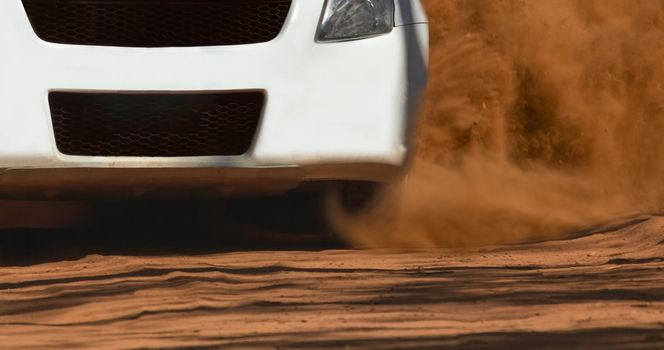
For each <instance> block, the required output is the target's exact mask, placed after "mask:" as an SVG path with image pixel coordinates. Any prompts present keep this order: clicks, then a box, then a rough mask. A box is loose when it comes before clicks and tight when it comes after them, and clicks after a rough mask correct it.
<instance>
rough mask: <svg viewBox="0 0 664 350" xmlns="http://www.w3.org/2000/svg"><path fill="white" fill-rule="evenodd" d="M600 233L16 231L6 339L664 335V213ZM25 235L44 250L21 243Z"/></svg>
mask: <svg viewBox="0 0 664 350" xmlns="http://www.w3.org/2000/svg"><path fill="white" fill-rule="evenodd" d="M596 232H597V233H594V234H585V235H582V236H579V237H577V238H573V239H569V240H561V241H554V242H546V243H538V244H528V245H520V246H512V247H493V248H482V249H476V250H467V251H454V250H439V251H420V252H372V251H353V250H324V251H315V250H307V249H302V248H307V247H306V246H307V245H309V246H310V248H315V247H314V246H311V244H310V243H304V247H302V245H303V244H302V243H298V245H297V246H296V248H297V249H296V250H288V249H281V248H279V249H276V250H273V251H267V250H266V251H260V252H249V251H241V250H238V251H235V252H232V251H231V252H221V253H219V252H217V253H214V251H215V249H214V247H213V246H214V245H215V244H217V243H218V242H216V241H214V240H212V241H206V240H205V239H202V238H200V237H198V238H196V239H199V240H200V242H199V243H198V244H200V247H199V249H198V250H195V249H194V250H195V251H190V250H191V247H187V248H185V249H187V251H190V253H191V254H187V255H178V254H179V253H180V252H181V250H180V248H178V247H176V246H177V245H178V241H177V240H176V241H169V239H170V238H167V239H165V242H161V243H160V244H164V246H163V247H161V248H159V247H156V248H155V247H152V246H150V244H149V243H145V242H143V241H135V242H134V243H136V242H138V243H136V244H138V245H139V246H138V247H136V246H133V247H132V248H126V247H125V248H122V247H123V246H126V243H127V241H122V242H115V243H117V247H120V248H117V249H116V248H112V249H111V248H108V246H104V244H106V245H113V244H114V243H113V242H112V240H113V239H112V238H110V237H106V238H104V239H105V240H110V242H111V243H104V244H102V245H101V246H95V245H94V244H93V245H90V244H83V245H80V246H76V245H74V246H75V247H79V248H76V249H78V250H76V249H75V251H69V252H67V254H65V253H63V254H62V255H61V256H60V255H59V253H57V251H58V250H59V249H62V248H63V247H65V246H71V245H72V244H71V243H72V242H71V241H68V240H67V239H66V238H64V237H65V235H66V234H60V236H54V237H53V236H49V237H41V238H40V237H38V235H37V236H35V235H33V236H29V237H30V238H26V239H25V240H22V239H21V238H20V237H18V235H21V233H17V234H16V235H17V236H13V237H12V236H11V235H10V236H9V237H7V236H5V238H3V240H2V248H1V249H2V250H0V254H3V255H4V256H3V259H2V263H3V264H2V267H0V346H2V347H7V348H22V349H30V348H34V349H36V348H40V349H41V348H44V347H46V346H53V347H56V346H57V347H61V348H68V349H72V348H96V349H103V348H214V347H218V346H224V348H251V349H325V348H345V349H378V348H380V349H397V348H398V349H403V348H410V349H440V348H445V347H447V346H449V347H453V348H461V349H489V348H496V347H497V344H501V346H502V347H508V346H509V347H511V348H516V349H520V348H523V349H530V348H533V346H539V347H541V348H561V347H568V348H569V347H572V348H574V347H577V348H583V349H595V348H596V349H607V348H615V349H627V348H664V271H663V268H664V218H661V217H652V218H642V219H639V220H633V221H630V222H628V223H626V224H624V225H621V226H617V227H613V228H610V229H608V230H599V231H596ZM78 238H80V237H78ZM115 239H116V240H117V239H118V238H115ZM35 240H36V242H37V243H35ZM40 240H41V241H40ZM59 240H63V241H64V242H63V243H59ZM188 240H191V237H189V238H188ZM156 242H159V241H156ZM40 244H41V246H40ZM149 246H150V247H151V248H150V247H149ZM211 246H212V247H211ZM95 247H96V248H95ZM275 247H276V246H275ZM21 248H24V249H25V251H24V253H26V254H28V253H30V250H33V248H34V251H33V252H32V253H31V254H34V255H35V256H33V258H35V259H36V260H35V261H38V260H39V259H40V258H41V259H42V260H41V261H40V262H41V263H33V262H27V261H25V260H22V259H21V258H20V257H17V256H15V255H8V254H7V252H8V249H11V250H12V252H14V253H15V252H16V251H17V250H18V251H20V249H21ZM217 251H220V250H217ZM96 252H102V253H103V254H105V255H98V254H94V253H96ZM14 253H12V254H14ZM77 254H78V256H77ZM88 254H92V255H88ZM106 254H108V255H106ZM84 255H87V256H85V257H83V256H84ZM169 255H171V256H169ZM69 258H74V260H64V259H69Z"/></svg>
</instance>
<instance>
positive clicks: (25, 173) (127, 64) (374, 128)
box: [0, 0, 428, 195]
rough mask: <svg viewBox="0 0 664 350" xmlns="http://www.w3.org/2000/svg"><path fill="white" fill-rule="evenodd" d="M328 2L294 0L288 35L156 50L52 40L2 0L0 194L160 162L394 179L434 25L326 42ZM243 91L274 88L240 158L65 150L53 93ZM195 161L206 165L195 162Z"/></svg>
mask: <svg viewBox="0 0 664 350" xmlns="http://www.w3.org/2000/svg"><path fill="white" fill-rule="evenodd" d="M323 2H324V0H294V1H293V5H292V8H291V11H290V14H289V17H288V19H287V21H286V24H285V26H284V28H283V30H282V32H281V34H280V35H279V36H278V37H277V38H276V39H274V40H272V41H270V42H266V43H261V44H252V45H241V46H219V47H193V48H150V49H148V48H121V47H98V46H74V45H63V44H53V43H48V42H44V41H42V40H40V39H39V38H38V37H37V36H36V34H35V33H34V31H33V30H32V28H31V26H30V22H29V20H28V18H27V15H26V13H25V11H24V9H23V7H22V4H21V1H20V0H10V1H3V2H2V3H0V47H1V48H2V49H1V52H0V186H1V189H0V195H2V194H3V193H10V192H14V193H16V192H20V191H19V189H20V188H23V186H24V185H25V186H27V185H29V186H28V187H30V186H32V187H33V188H34V185H35V184H36V183H39V184H41V185H39V186H37V187H38V188H40V189H43V190H44V191H46V190H47V188H48V187H49V186H50V187H54V188H57V187H61V186H62V184H63V181H64V182H65V183H68V182H71V181H70V180H71V179H73V178H75V179H78V180H79V181H81V182H85V181H83V179H84V178H88V180H91V182H92V183H94V182H99V180H100V179H103V180H104V181H105V183H108V182H109V181H110V182H112V181H114V180H116V179H117V180H121V179H122V178H125V177H126V175H120V174H121V173H122V172H121V171H119V170H123V169H125V170H129V169H134V172H129V173H130V174H134V176H135V177H136V176H138V177H139V178H145V179H146V180H145V181H149V179H153V180H154V181H157V180H156V179H157V178H159V176H157V175H155V174H157V172H154V171H150V170H151V169H161V170H166V169H170V170H169V171H168V172H162V173H164V174H170V175H164V176H163V177H162V178H161V180H159V181H166V182H168V181H167V179H169V178H170V179H172V180H177V181H176V182H180V181H182V182H187V181H195V180H196V179H197V178H198V179H199V180H200V179H201V178H208V177H210V179H212V178H214V177H215V176H214V174H222V175H219V177H218V180H219V183H223V184H226V183H229V182H232V180H229V179H233V178H236V179H237V178H248V179H254V178H260V176H258V175H257V174H259V173H260V174H267V173H270V174H282V173H288V174H290V175H288V176H287V177H288V178H289V179H294V180H296V181H302V180H317V179H353V180H371V181H375V180H379V181H380V180H381V179H388V178H391V177H393V175H394V174H396V173H399V170H400V169H402V168H403V166H404V165H405V164H406V163H407V159H408V154H409V149H410V138H411V134H412V130H413V125H414V124H415V122H416V116H417V109H418V105H419V102H420V100H421V97H422V94H423V91H424V89H425V85H426V67H427V55H428V51H427V48H428V28H427V25H426V23H416V24H408V25H403V26H397V27H395V28H394V30H393V31H392V32H391V33H390V34H387V35H383V36H380V37H375V38H371V39H365V40H357V41H348V42H338V43H316V42H315V40H314V39H315V34H316V28H317V26H318V21H319V18H320V13H321V9H322V8H323ZM244 90H261V91H264V92H265V94H266V96H267V100H266V105H265V107H264V112H263V116H262V118H261V122H260V127H259V129H258V133H257V136H256V139H255V140H254V144H253V146H252V148H251V149H250V151H249V152H248V153H246V154H244V155H242V156H223V157H214V156H213V157H209V156H206V157H176V158H165V157H163V158H162V157H152V158H147V157H138V158H137V157H82V156H71V155H65V154H62V153H60V152H59V151H58V149H57V146H56V143H55V139H54V136H53V135H54V133H53V126H52V123H51V117H50V111H49V104H48V93H49V92H50V91H86V92H87V91H93V92H96V91H106V92H108V91H111V92H113V91H122V92H134V91H150V92H163V91H179V92H181V91H184V92H199V91H222V92H223V91H244ZM192 169H199V170H198V171H197V172H194V171H187V170H192ZM276 169H279V170H278V171H275V170H276ZM102 170H110V171H102ZM139 170H143V171H140V172H137V171H139ZM139 173H140V174H141V175H140V176H139ZM203 173H204V174H205V175H204V176H199V175H196V174H203ZM230 173H233V175H232V176H230V177H229V176H224V175H223V174H230ZM19 174H20V176H18V175H19ZM63 174H70V175H63ZM71 174H78V175H74V176H73V177H71ZM81 174H87V175H81ZM99 174H103V175H99ZM169 176H170V177H169ZM281 176H282V175H278V176H277V177H278V178H279V177H281ZM68 177H69V180H68V179H67V178H68ZM267 178H271V175H270V176H267ZM95 179H96V180H95ZM201 181H202V180H201ZM206 181H207V180H206ZM120 182H122V181H120ZM210 182H211V183H212V182H214V181H212V180H210ZM72 185H73V184H72ZM26 188H27V187H26Z"/></svg>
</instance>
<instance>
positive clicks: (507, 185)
mask: <svg viewBox="0 0 664 350" xmlns="http://www.w3.org/2000/svg"><path fill="white" fill-rule="evenodd" d="M425 4H426V7H427V9H428V12H429V17H430V22H431V49H432V51H431V67H430V82H429V92H428V99H427V105H426V107H425V108H426V112H425V116H424V120H423V123H422V127H421V132H420V142H419V150H418V157H417V158H418V160H417V161H416V165H415V167H414V170H413V173H412V175H411V176H410V177H409V179H408V181H407V184H406V191H405V193H404V195H403V198H402V201H401V214H400V216H399V217H398V219H397V220H396V223H395V224H394V228H393V229H392V230H390V231H389V232H385V231H378V230H356V231H357V232H353V234H352V235H351V239H352V240H353V241H354V242H355V243H357V244H359V245H364V246H371V247H431V246H472V245H483V244H497V243H509V242H517V241H526V240H538V239H549V238H554V237H561V236H562V235H565V234H568V233H570V232H573V231H575V230H578V229H582V228H584V227H588V226H590V225H594V224H596V223H600V222H603V221H606V220H611V219H614V218H616V217H621V216H627V215H633V214H636V213H652V212H660V211H661V210H662V207H663V206H664V186H663V183H664V181H663V180H664V172H663V171H662V170H663V168H664V152H663V151H664V1H660V0H643V1H633V0H547V1H524V0H425Z"/></svg>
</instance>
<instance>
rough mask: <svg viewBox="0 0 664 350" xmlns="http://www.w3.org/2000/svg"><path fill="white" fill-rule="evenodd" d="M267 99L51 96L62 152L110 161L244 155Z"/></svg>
mask: <svg viewBox="0 0 664 350" xmlns="http://www.w3.org/2000/svg"><path fill="white" fill-rule="evenodd" d="M263 101H264V95H263V94H262V93H260V92H241V93H200V94H199V93H195V94H179V93H178V94H125V93H69V92H52V93H50V94H49V103H50V106H51V117H52V119H53V129H54V132H55V141H56V144H57V146H58V149H59V150H60V152H62V153H64V154H68V155H79V156H109V157H120V156H125V157H190V156H232V155H242V154H244V153H246V152H247V151H248V150H249V148H250V147H251V144H252V142H253V139H254V135H255V133H256V129H257V126H258V121H259V118H260V115H261V111H262V107H263Z"/></svg>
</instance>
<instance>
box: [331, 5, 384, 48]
mask: <svg viewBox="0 0 664 350" xmlns="http://www.w3.org/2000/svg"><path fill="white" fill-rule="evenodd" d="M393 26H394V0H327V1H326V3H325V12H323V17H322V18H321V22H320V26H319V30H318V40H319V41H337V40H351V39H359V38H366V37H371V36H376V35H381V34H386V33H389V32H391V31H392V27H393Z"/></svg>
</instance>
